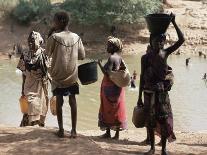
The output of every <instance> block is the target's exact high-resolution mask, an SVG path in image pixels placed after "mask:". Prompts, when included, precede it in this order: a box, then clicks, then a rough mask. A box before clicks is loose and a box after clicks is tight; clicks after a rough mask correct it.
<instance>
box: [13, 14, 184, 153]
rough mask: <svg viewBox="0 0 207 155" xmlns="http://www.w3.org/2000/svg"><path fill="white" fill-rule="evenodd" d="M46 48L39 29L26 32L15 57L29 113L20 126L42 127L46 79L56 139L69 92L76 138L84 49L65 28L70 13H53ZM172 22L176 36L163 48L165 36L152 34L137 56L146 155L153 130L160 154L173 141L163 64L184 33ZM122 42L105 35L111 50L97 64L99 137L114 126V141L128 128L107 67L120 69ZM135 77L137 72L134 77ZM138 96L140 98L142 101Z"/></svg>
mask: <svg viewBox="0 0 207 155" xmlns="http://www.w3.org/2000/svg"><path fill="white" fill-rule="evenodd" d="M53 23H54V24H53V28H52V29H51V31H50V33H49V35H48V39H47V43H46V49H43V48H42V47H41V45H42V44H43V42H44V40H43V39H42V37H41V35H40V34H39V33H38V32H34V31H33V32H31V33H30V35H29V37H28V45H29V50H28V51H27V52H24V53H23V54H22V56H21V58H20V61H19V64H18V66H17V67H18V68H19V69H20V70H21V71H22V72H23V84H22V95H25V96H26V97H27V100H28V102H29V110H28V114H24V116H23V119H22V122H21V126H27V125H39V126H44V125H45V117H46V113H47V109H48V102H49V99H48V81H50V83H51V86H52V93H53V95H54V96H56V99H57V104H56V109H57V120H58V126H59V130H58V132H57V136H58V137H64V128H63V117H62V106H63V101H64V100H63V96H69V105H70V107H71V120H72V130H71V138H76V136H77V133H76V124H77V104H76V95H78V94H79V85H78V83H77V81H78V60H83V59H84V58H85V50H84V47H83V44H82V41H81V39H80V37H79V36H78V35H77V34H75V33H72V32H70V31H69V30H68V23H69V17H68V15H67V13H65V12H58V13H56V14H55V16H54V20H53ZM172 23H173V25H174V27H175V29H176V31H177V34H178V38H179V40H178V41H177V42H176V43H175V44H174V45H172V46H170V47H168V48H167V49H164V44H165V41H166V36H165V34H151V35H150V46H148V49H147V52H146V54H145V55H143V56H142V58H141V75H140V88H139V96H138V101H137V105H138V106H140V107H144V110H145V113H146V118H147V119H146V128H147V133H148V134H147V139H146V142H148V143H149V144H150V145H151V149H150V151H149V152H147V153H146V154H148V155H151V154H154V153H155V138H154V133H155V132H157V133H159V135H160V137H161V145H162V155H166V154H167V152H166V142H167V139H168V140H169V141H173V140H175V139H176V138H175V135H174V132H173V115H172V109H171V105H170V99H169V94H168V91H170V89H171V87H172V85H173V73H172V68H171V67H170V66H168V64H167V58H168V56H169V55H170V54H171V53H173V52H174V51H175V50H177V49H178V48H179V47H180V46H181V45H182V43H183V42H184V37H183V34H182V33H181V31H180V29H179V28H178V26H177V24H176V22H175V17H173V19H172ZM122 48H123V45H122V42H121V40H120V39H118V38H116V37H109V38H108V41H107V52H108V53H109V54H110V56H109V58H108V60H107V62H106V64H105V65H102V62H101V60H99V61H98V64H99V66H100V68H101V71H102V72H103V74H104V77H103V80H102V83H101V90H100V100H101V101H100V102H101V104H100V110H99V114H98V119H99V120H98V126H99V127H100V128H101V129H102V130H105V131H106V133H105V134H104V135H102V136H101V137H102V138H111V132H110V131H111V130H115V131H116V133H115V136H114V137H113V138H114V139H119V131H121V130H124V129H127V117H126V108H125V90H124V88H122V87H119V86H117V85H116V84H115V83H114V82H112V80H111V79H110V76H109V72H110V71H119V70H122V69H124V68H125V67H126V66H125V65H124V62H123V59H122V57H121V52H122ZM134 76H136V75H134ZM142 96H143V98H144V101H143V100H142Z"/></svg>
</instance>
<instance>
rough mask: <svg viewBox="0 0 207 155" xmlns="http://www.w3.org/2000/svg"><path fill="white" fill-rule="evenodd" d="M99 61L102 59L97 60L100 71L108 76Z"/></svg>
mask: <svg viewBox="0 0 207 155" xmlns="http://www.w3.org/2000/svg"><path fill="white" fill-rule="evenodd" d="M101 62H102V60H98V65H99V67H100V69H101V71H102V73H103V74H104V75H106V76H109V75H108V73H107V71H106V70H105V69H104V67H103V66H102V64H101Z"/></svg>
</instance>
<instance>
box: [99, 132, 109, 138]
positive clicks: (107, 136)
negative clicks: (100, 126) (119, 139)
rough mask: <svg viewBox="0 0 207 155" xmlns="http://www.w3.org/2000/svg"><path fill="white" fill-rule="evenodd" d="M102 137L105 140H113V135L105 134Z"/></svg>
mask: <svg viewBox="0 0 207 155" xmlns="http://www.w3.org/2000/svg"><path fill="white" fill-rule="evenodd" d="M100 137H101V138H103V139H109V138H111V135H110V134H107V133H105V134H103V135H101V136H100Z"/></svg>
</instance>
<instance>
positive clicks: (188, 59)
mask: <svg viewBox="0 0 207 155" xmlns="http://www.w3.org/2000/svg"><path fill="white" fill-rule="evenodd" d="M189 62H190V58H187V59H185V65H186V66H188V65H189Z"/></svg>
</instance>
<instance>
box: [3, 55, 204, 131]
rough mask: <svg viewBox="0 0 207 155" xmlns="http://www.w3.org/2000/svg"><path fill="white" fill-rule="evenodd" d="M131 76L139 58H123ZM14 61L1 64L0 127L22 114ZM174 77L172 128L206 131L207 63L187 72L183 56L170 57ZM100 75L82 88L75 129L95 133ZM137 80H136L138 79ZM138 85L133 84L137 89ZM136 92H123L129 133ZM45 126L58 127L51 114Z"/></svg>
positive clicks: (67, 124) (67, 123)
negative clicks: (205, 75) (92, 82)
mask: <svg viewBox="0 0 207 155" xmlns="http://www.w3.org/2000/svg"><path fill="white" fill-rule="evenodd" d="M124 59H125V61H126V63H127V65H128V67H129V70H130V71H131V73H132V72H133V71H134V70H136V71H137V72H138V74H139V73H140V55H136V56H125V57H124ZM16 63H17V62H16V61H15V60H12V61H8V60H0V90H1V93H0V124H1V123H2V124H11V125H19V123H20V120H21V117H22V114H21V112H20V109H19V102H18V99H19V97H20V92H21V75H19V74H18V73H16V72H15V71H16V69H15V66H16ZM168 63H169V64H170V65H171V66H172V68H173V70H174V74H175V84H174V86H173V88H172V91H171V92H170V95H171V103H172V108H173V112H174V126H175V129H176V130H182V131H198V130H207V121H206V120H207V108H206V106H207V103H206V101H207V95H206V92H207V85H206V84H205V82H204V81H203V80H202V76H203V74H204V73H205V72H207V70H206V69H207V61H206V60H204V59H200V58H198V57H193V58H192V59H191V63H190V65H189V66H188V67H187V68H186V66H185V57H184V56H172V57H170V58H169V62H168ZM102 77H103V76H102V73H101V72H100V71H99V80H98V82H96V83H94V84H91V85H88V86H82V85H80V95H79V96H78V97H77V103H78V129H79V130H85V129H98V127H97V118H98V109H99V104H100V102H99V91H100V90H99V89H100V84H101V80H102ZM138 79H139V78H138ZM138 83H139V81H136V84H137V85H138ZM137 96H138V89H135V90H131V89H129V88H126V108H127V114H128V125H129V129H135V128H134V126H133V124H132V123H131V117H132V111H133V107H134V106H135V105H136V102H137ZM64 122H65V128H66V129H67V130H68V129H69V128H70V126H71V125H70V124H71V122H70V108H69V104H68V98H67V97H66V98H65V104H64ZM47 125H48V126H57V122H56V117H54V116H52V115H51V114H50V112H49V113H48V117H47Z"/></svg>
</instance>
